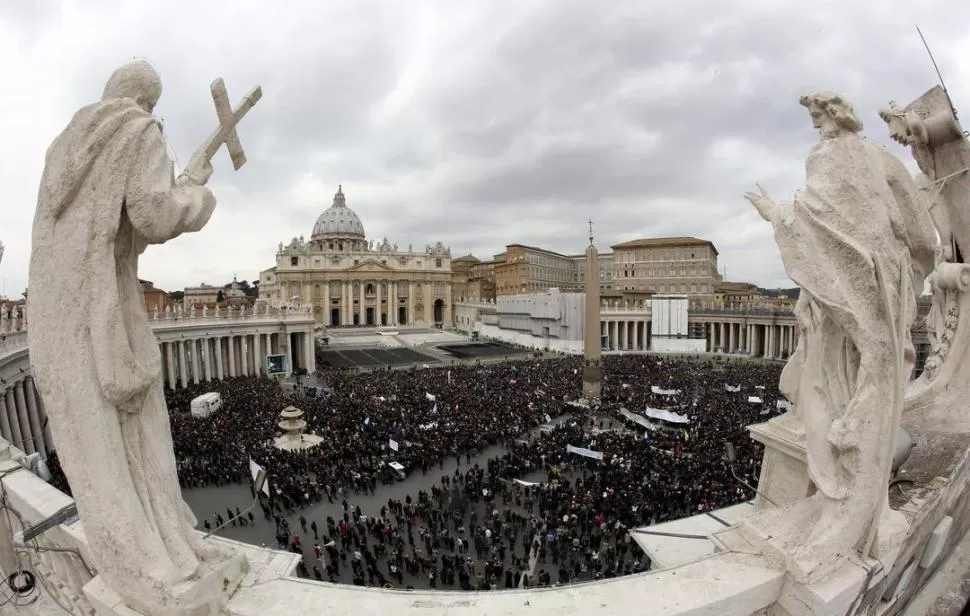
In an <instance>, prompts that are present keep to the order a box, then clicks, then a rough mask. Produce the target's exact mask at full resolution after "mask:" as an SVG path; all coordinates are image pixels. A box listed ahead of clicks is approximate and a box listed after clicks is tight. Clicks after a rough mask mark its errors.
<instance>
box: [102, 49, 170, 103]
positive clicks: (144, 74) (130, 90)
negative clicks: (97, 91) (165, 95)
mask: <svg viewBox="0 0 970 616" xmlns="http://www.w3.org/2000/svg"><path fill="white" fill-rule="evenodd" d="M161 96H162V80H161V78H160V77H159V76H158V73H157V72H156V71H155V68H154V67H153V66H152V65H151V64H149V63H148V62H146V61H144V60H135V61H134V62H129V63H128V64H125V65H124V66H121V67H119V68H118V69H116V70H115V72H113V73H111V77H110V78H108V83H107V84H105V86H104V94H102V95H101V100H109V99H113V98H130V99H133V100H134V101H135V102H136V103H138V106H139V107H141V108H142V109H144V110H145V111H147V112H148V113H151V112H152V109H154V108H155V103H157V102H158V99H159V98H160V97H161Z"/></svg>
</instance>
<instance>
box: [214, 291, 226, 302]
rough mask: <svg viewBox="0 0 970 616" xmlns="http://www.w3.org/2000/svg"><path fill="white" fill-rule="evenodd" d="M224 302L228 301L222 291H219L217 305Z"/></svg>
mask: <svg viewBox="0 0 970 616" xmlns="http://www.w3.org/2000/svg"><path fill="white" fill-rule="evenodd" d="M224 301H226V295H225V293H223V292H222V289H219V292H218V293H216V303H217V304H221V303H222V302H224Z"/></svg>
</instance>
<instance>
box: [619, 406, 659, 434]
mask: <svg viewBox="0 0 970 616" xmlns="http://www.w3.org/2000/svg"><path fill="white" fill-rule="evenodd" d="M620 415H623V416H624V417H626V418H627V419H629V420H630V421H632V422H634V423H637V424H639V425H641V426H643V427H644V428H646V429H647V430H656V426H654V425H653V424H652V423H650V422H649V421H647V418H646V417H643V416H640V415H637V414H636V413H633V412H631V411H628V410H627V409H624V408H621V409H620Z"/></svg>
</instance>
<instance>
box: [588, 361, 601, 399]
mask: <svg viewBox="0 0 970 616" xmlns="http://www.w3.org/2000/svg"><path fill="white" fill-rule="evenodd" d="M602 387H603V369H602V368H600V367H599V366H594V365H588V366H584V367H583V397H584V398H586V399H587V400H593V399H594V398H599V397H600V393H601V390H602Z"/></svg>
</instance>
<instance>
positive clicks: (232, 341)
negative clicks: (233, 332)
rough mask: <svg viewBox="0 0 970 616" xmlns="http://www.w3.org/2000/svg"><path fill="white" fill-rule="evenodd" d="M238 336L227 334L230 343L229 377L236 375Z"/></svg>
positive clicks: (227, 340) (227, 341)
mask: <svg viewBox="0 0 970 616" xmlns="http://www.w3.org/2000/svg"><path fill="white" fill-rule="evenodd" d="M235 342H236V337H235V336H226V343H227V344H228V345H229V377H230V378H231V377H234V376H236V344H235Z"/></svg>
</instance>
